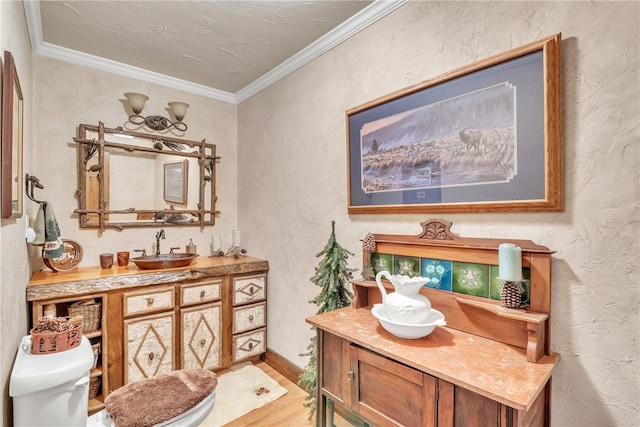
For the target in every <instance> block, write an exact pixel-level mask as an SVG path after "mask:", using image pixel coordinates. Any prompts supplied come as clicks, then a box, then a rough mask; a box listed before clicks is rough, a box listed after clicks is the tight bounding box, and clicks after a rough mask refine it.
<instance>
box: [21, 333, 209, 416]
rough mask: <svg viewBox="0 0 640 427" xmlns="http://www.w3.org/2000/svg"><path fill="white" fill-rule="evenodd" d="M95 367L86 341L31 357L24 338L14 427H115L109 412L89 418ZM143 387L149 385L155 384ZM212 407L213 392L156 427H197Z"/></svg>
mask: <svg viewBox="0 0 640 427" xmlns="http://www.w3.org/2000/svg"><path fill="white" fill-rule="evenodd" d="M92 366H93V351H92V349H91V343H90V342H89V340H88V339H87V338H86V337H84V336H83V337H82V341H81V342H80V345H79V346H78V347H75V348H72V349H70V350H66V351H62V352H59V353H51V354H44V355H36V354H32V353H31V336H30V335H27V336H25V337H23V338H22V341H21V343H20V348H19V349H18V354H17V356H16V360H15V364H14V367H13V370H12V372H11V379H10V385H9V395H10V396H11V397H12V398H13V425H14V426H15V427H22V426H38V427H40V426H45V425H46V426H50V427H58V426H59V427H87V426H90V427H110V426H113V425H114V423H113V421H112V420H111V418H110V417H109V415H108V413H107V411H106V409H105V410H102V411H100V412H98V413H95V414H93V415H91V416H89V417H87V407H88V406H87V405H88V397H89V373H90V371H91V368H92ZM176 372H177V371H176ZM145 381H147V382H149V383H151V382H152V381H153V379H150V380H145ZM125 387H127V386H125ZM123 389H124V387H123ZM214 403H215V387H214V390H213V391H212V392H211V393H210V394H208V395H206V397H204V398H203V399H202V400H201V401H200V402H199V403H198V404H197V405H195V406H194V407H192V408H191V409H189V410H187V411H184V412H183V413H181V414H179V415H177V416H175V417H173V418H171V419H169V420H166V421H164V422H162V423H158V424H155V425H154V427H171V426H175V427H178V426H179V427H185V426H194V427H197V426H198V425H199V424H200V423H202V421H204V419H205V418H206V417H207V416H208V415H209V413H210V412H211V410H212V409H213V405H214ZM35 408H37V410H34V409H35Z"/></svg>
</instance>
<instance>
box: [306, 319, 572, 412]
mask: <svg viewBox="0 0 640 427" xmlns="http://www.w3.org/2000/svg"><path fill="white" fill-rule="evenodd" d="M307 322H308V323H310V324H311V325H313V326H315V327H317V328H319V329H322V330H325V331H327V332H330V333H332V334H334V335H337V336H339V337H341V338H343V339H345V340H347V341H350V342H352V343H355V344H358V345H360V346H362V347H365V348H367V349H369V350H371V351H374V352H376V353H379V354H381V355H383V356H386V357H389V358H391V359H394V360H397V361H399V362H401V363H403V364H405V365H408V366H411V367H413V368H415V369H417V370H419V371H421V372H425V373H427V374H430V375H433V376H435V377H438V378H441V379H443V380H446V381H448V382H450V383H452V384H454V385H457V386H461V387H464V388H466V389H468V390H471V391H473V392H475V393H478V394H480V395H482V396H486V397H488V398H490V399H492V400H495V401H498V402H500V403H503V404H505V405H508V406H510V407H512V408H515V409H518V410H523V411H526V410H528V409H529V408H530V407H531V405H532V404H533V403H534V401H535V399H536V398H537V397H538V395H539V394H540V392H541V391H542V390H543V389H544V386H545V384H546V383H547V381H548V380H549V378H550V377H551V371H552V370H553V368H554V366H555V365H556V364H557V363H558V360H559V359H560V356H559V355H557V354H551V355H547V356H544V357H543V358H542V359H540V360H539V362H538V363H530V362H527V356H526V352H525V350H524V349H521V348H517V347H513V346H511V345H508V344H504V343H501V342H498V341H493V340H489V339H486V338H482V337H479V336H475V335H472V334H469V333H466V332H461V331H458V330H455V329H451V328H448V327H440V326H438V327H436V329H435V330H434V331H433V332H432V333H431V334H430V335H428V336H426V337H424V338H420V339H416V340H409V339H403V338H397V337H395V336H394V335H392V334H390V333H389V332H387V331H386V330H385V329H383V328H382V326H381V325H380V323H379V321H378V320H377V319H376V318H375V317H374V316H373V315H372V314H371V310H370V307H363V308H358V309H354V308H352V307H346V308H342V309H339V310H334V311H330V312H328V313H323V314H318V315H315V316H311V317H309V318H307Z"/></svg>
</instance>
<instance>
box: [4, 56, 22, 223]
mask: <svg viewBox="0 0 640 427" xmlns="http://www.w3.org/2000/svg"><path fill="white" fill-rule="evenodd" d="M23 108H24V100H23V98H22V89H21V88H20V80H18V72H17V71H16V65H15V62H14V60H13V55H12V54H11V52H9V51H6V50H5V51H4V75H3V79H2V209H1V211H2V218H20V217H21V216H22V191H23V190H22V182H23V177H22V126H23V125H22V115H23Z"/></svg>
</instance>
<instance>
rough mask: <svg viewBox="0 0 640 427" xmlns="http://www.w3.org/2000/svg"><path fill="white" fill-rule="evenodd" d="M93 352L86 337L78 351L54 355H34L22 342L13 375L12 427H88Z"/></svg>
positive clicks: (27, 339) (25, 339)
mask: <svg viewBox="0 0 640 427" xmlns="http://www.w3.org/2000/svg"><path fill="white" fill-rule="evenodd" d="M92 366H93V351H92V350H91V343H90V342H89V340H88V339H87V338H86V337H84V336H83V337H82V341H81V342H80V345H79V346H78V347H75V348H73V349H71V350H66V351H62V352H59V353H53V354H43V355H37V354H32V353H31V336H29V335H27V336H25V337H23V338H22V341H21V343H20V347H19V348H18V353H17V355H16V360H15V364H14V366H13V370H12V372H11V379H10V385H9V395H10V396H11V397H12V398H13V425H14V426H15V427H22V426H38V427H41V426H51V427H58V426H59V427H76V426H78V427H85V426H86V424H87V404H88V403H87V401H88V398H89V372H90V371H91V367H92Z"/></svg>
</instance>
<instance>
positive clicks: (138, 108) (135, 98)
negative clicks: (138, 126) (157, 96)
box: [124, 92, 149, 114]
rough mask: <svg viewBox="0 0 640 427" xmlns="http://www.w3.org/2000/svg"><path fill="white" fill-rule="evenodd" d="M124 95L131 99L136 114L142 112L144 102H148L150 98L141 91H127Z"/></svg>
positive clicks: (131, 105) (130, 103) (130, 104)
mask: <svg viewBox="0 0 640 427" xmlns="http://www.w3.org/2000/svg"><path fill="white" fill-rule="evenodd" d="M124 96H126V97H127V100H128V101H129V106H130V107H131V109H132V110H133V112H134V113H136V114H140V113H141V112H142V109H143V108H144V103H145V102H147V99H149V97H148V96H147V95H143V94H141V93H135V92H127V93H125V94H124Z"/></svg>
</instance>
